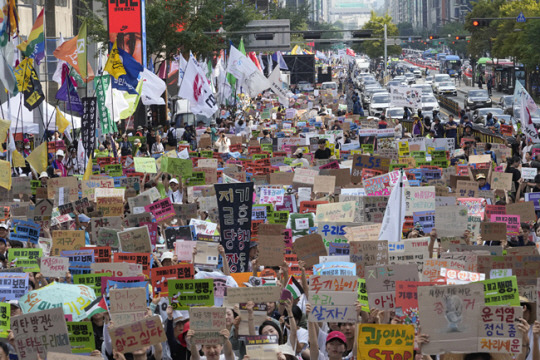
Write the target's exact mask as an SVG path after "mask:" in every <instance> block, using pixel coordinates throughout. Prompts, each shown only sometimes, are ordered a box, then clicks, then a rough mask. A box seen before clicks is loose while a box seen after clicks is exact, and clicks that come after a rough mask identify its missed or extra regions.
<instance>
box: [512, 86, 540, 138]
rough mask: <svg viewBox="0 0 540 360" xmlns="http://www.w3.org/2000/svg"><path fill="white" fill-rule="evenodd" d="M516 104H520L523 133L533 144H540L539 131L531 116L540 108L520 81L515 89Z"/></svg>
mask: <svg viewBox="0 0 540 360" xmlns="http://www.w3.org/2000/svg"><path fill="white" fill-rule="evenodd" d="M514 104H519V121H520V122H521V131H522V132H523V133H524V134H525V136H526V137H527V138H528V139H531V141H532V142H533V143H540V138H539V136H538V131H536V128H535V127H534V124H533V122H532V117H531V114H533V113H534V112H536V111H537V110H538V107H537V106H536V104H535V102H534V99H533V98H532V97H531V95H529V93H528V92H527V90H525V88H524V87H523V86H522V85H521V83H520V82H519V81H516V88H515V89H514Z"/></svg>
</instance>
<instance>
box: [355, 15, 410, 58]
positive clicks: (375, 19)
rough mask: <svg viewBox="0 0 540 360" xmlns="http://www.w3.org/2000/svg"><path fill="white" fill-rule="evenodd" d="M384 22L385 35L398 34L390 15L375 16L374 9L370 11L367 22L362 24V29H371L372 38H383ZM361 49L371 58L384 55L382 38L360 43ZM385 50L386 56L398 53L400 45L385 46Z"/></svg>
mask: <svg viewBox="0 0 540 360" xmlns="http://www.w3.org/2000/svg"><path fill="white" fill-rule="evenodd" d="M384 24H386V26H387V31H386V34H387V37H391V36H399V31H398V28H397V26H396V25H395V24H394V23H392V17H391V16H390V15H388V14H385V15H384V16H377V14H376V13H375V12H374V11H372V12H371V18H370V19H369V21H368V22H367V23H365V24H364V26H363V27H362V29H364V30H373V33H372V35H371V37H372V38H381V39H384ZM361 51H363V52H364V53H366V54H367V55H368V56H369V57H370V58H372V59H374V58H378V57H381V56H384V40H376V41H371V40H369V41H364V42H362V45H361ZM387 52H388V56H392V55H399V54H401V46H398V45H390V46H387Z"/></svg>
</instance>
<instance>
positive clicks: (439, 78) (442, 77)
mask: <svg viewBox="0 0 540 360" xmlns="http://www.w3.org/2000/svg"><path fill="white" fill-rule="evenodd" d="M448 81H452V78H451V77H450V75H448V74H435V76H433V82H432V84H431V86H432V87H433V91H434V92H435V87H436V86H437V85H439V83H442V82H448Z"/></svg>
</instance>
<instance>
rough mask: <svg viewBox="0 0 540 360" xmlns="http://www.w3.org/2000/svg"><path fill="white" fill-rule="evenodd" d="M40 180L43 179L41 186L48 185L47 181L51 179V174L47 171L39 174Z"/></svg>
mask: <svg viewBox="0 0 540 360" xmlns="http://www.w3.org/2000/svg"><path fill="white" fill-rule="evenodd" d="M39 180H40V181H41V187H44V188H46V187H47V181H48V180H49V174H48V173H47V172H46V171H43V172H41V174H39Z"/></svg>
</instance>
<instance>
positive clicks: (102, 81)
mask: <svg viewBox="0 0 540 360" xmlns="http://www.w3.org/2000/svg"><path fill="white" fill-rule="evenodd" d="M110 82H111V77H110V76H103V75H102V76H96V77H95V78H94V88H95V89H96V98H97V111H98V114H99V123H100V125H101V133H102V134H104V135H107V134H110V133H113V132H115V131H116V130H117V129H116V126H115V124H114V122H113V121H112V119H111V115H110V114H109V110H108V109H107V107H106V106H105V98H106V94H105V91H107V89H108V88H109V84H110Z"/></svg>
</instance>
